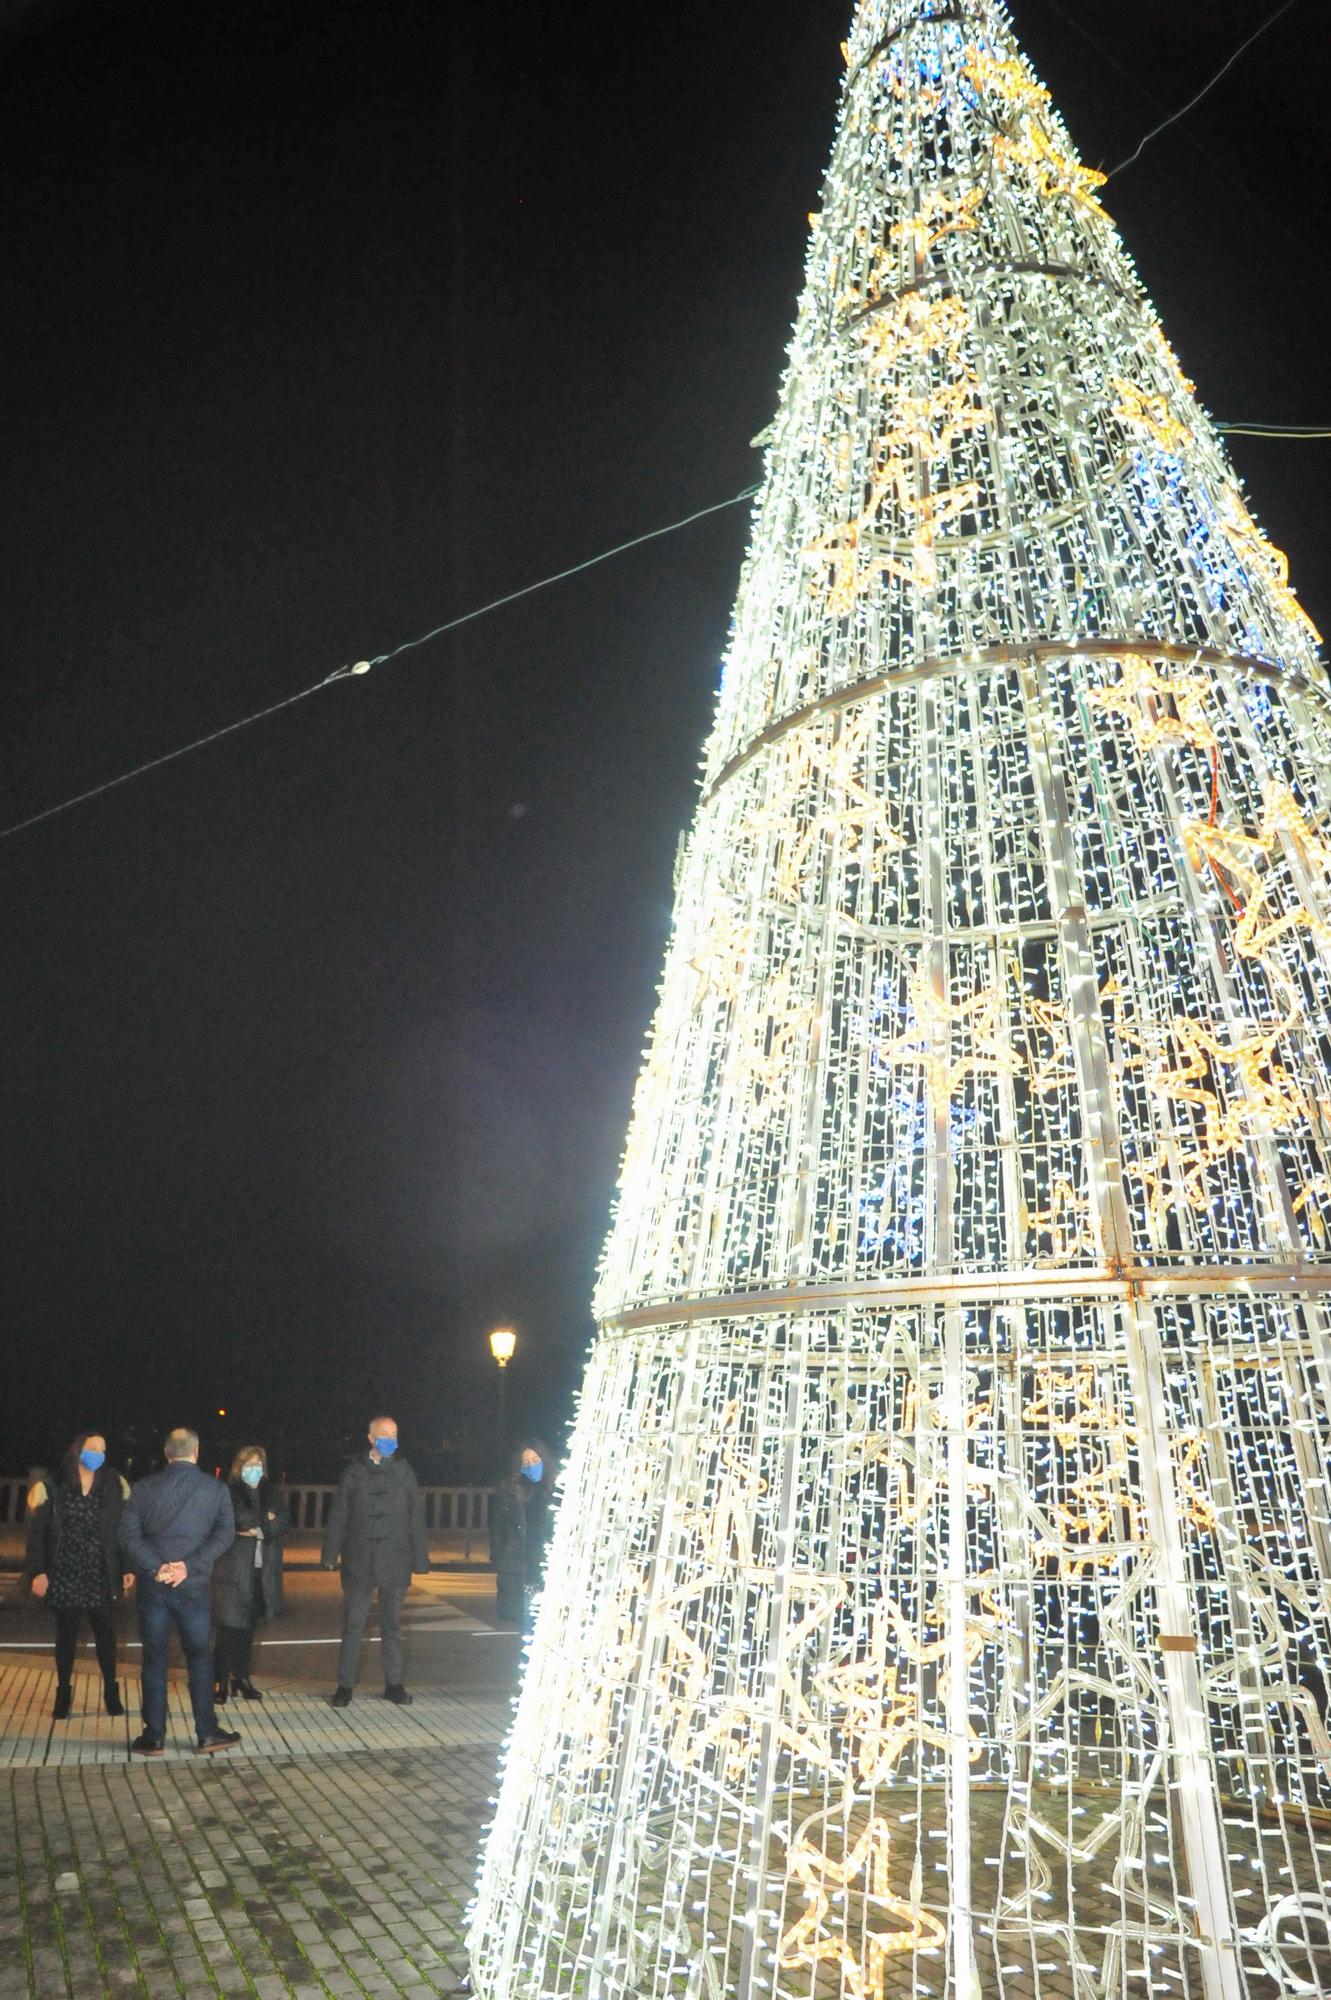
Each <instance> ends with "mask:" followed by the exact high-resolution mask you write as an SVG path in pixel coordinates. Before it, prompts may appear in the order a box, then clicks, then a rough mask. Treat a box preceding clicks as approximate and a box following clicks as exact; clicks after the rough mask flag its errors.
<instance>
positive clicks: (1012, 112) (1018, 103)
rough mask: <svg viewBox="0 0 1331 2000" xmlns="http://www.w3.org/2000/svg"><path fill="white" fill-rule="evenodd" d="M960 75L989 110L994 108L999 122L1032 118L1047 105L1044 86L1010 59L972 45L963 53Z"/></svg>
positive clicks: (1019, 64) (1022, 66) (1047, 99)
mask: <svg viewBox="0 0 1331 2000" xmlns="http://www.w3.org/2000/svg"><path fill="white" fill-rule="evenodd" d="M961 74H962V76H963V77H964V78H965V79H966V81H967V83H969V84H970V85H971V87H972V89H974V90H977V91H978V92H979V93H980V95H981V96H982V97H984V98H986V99H987V100H988V102H989V104H990V106H991V107H996V110H997V115H998V116H999V117H1000V118H1031V117H1034V116H1036V115H1037V114H1038V113H1039V112H1040V111H1042V110H1043V109H1044V107H1045V105H1046V104H1048V102H1049V92H1048V91H1047V90H1046V89H1045V88H1044V86H1043V84H1039V83H1037V82H1036V81H1035V78H1034V77H1033V76H1032V75H1031V73H1030V71H1029V70H1028V69H1026V68H1025V66H1024V65H1023V64H1022V63H1019V62H1017V61H1016V60H1015V59H1014V58H1012V57H1010V56H993V55H990V54H989V53H988V51H987V50H984V49H979V48H976V47H974V45H972V46H971V47H970V48H968V49H967V51H966V60H965V62H964V63H963V64H962V69H961Z"/></svg>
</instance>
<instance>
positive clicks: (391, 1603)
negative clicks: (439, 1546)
mask: <svg viewBox="0 0 1331 2000" xmlns="http://www.w3.org/2000/svg"><path fill="white" fill-rule="evenodd" d="M368 1437H369V1445H370V1448H369V1450H368V1452H361V1453H360V1454H358V1456H357V1457H355V1458H353V1459H352V1461H351V1463H350V1465H348V1466H347V1468H346V1470H345V1472H344V1473H343V1474H342V1479H341V1483H340V1484H339V1486H338V1489H337V1494H336V1497H335V1498H334V1501H333V1505H332V1510H331V1512H330V1513H329V1516H328V1525H327V1527H326V1528H325V1529H324V1540H323V1566H324V1568H325V1569H335V1568H336V1566H337V1562H338V1559H339V1557H340V1558H341V1562H342V1613H343V1615H342V1650H341V1652H340V1653H339V1655H338V1662H337V1690H336V1692H335V1693H334V1695H333V1698H332V1699H333V1707H334V1708H345V1707H346V1705H347V1703H348V1702H349V1701H350V1700H351V1691H352V1689H353V1688H354V1687H355V1685H356V1669H357V1667H358V1665H359V1664H360V1646H361V1638H362V1635H363V1634H364V1631H365V1623H366V1620H367V1619H368V1617H369V1615H370V1604H371V1601H372V1599H373V1597H374V1594H375V1592H376V1591H378V1593H379V1637H380V1640H381V1641H382V1647H383V1666H384V1695H385V1697H386V1699H387V1700H389V1701H395V1702H399V1703H406V1702H409V1701H410V1700H411V1696H410V1695H409V1694H408V1693H407V1690H406V1688H405V1687H404V1686H403V1685H402V1671H403V1669H402V1627H401V1620H402V1602H403V1599H404V1598H405V1597H406V1594H407V1590H408V1588H409V1587H410V1584H411V1579H412V1574H413V1572H414V1571H417V1570H422V1571H423V1570H427V1569H428V1568H429V1567H430V1551H429V1547H428V1545H427V1543H426V1540H425V1509H424V1507H423V1506H422V1505H421V1490H420V1487H419V1486H418V1485H417V1484H416V1475H415V1473H414V1472H413V1471H412V1469H411V1467H410V1466H409V1465H408V1464H407V1462H406V1460H405V1459H404V1458H402V1457H401V1456H400V1455H399V1453H398V1448H397V1425H396V1423H395V1422H394V1421H393V1419H392V1417H376V1418H375V1419H374V1422H373V1423H372V1424H371V1425H370V1428H369V1432H368Z"/></svg>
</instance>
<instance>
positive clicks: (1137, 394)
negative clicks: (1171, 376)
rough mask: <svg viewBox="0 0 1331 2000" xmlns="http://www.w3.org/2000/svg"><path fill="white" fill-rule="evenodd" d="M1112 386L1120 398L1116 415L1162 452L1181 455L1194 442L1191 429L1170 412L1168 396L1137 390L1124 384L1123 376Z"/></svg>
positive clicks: (1135, 385) (1130, 384) (1115, 409)
mask: <svg viewBox="0 0 1331 2000" xmlns="http://www.w3.org/2000/svg"><path fill="white" fill-rule="evenodd" d="M1109 386H1110V388H1111V389H1113V390H1114V391H1115V393H1116V395H1117V397H1118V401H1117V402H1116V403H1115V404H1114V415H1115V416H1116V417H1118V418H1119V420H1120V421H1121V422H1122V423H1125V424H1128V425H1130V426H1131V428H1132V429H1133V430H1136V431H1141V432H1143V433H1144V434H1145V435H1146V436H1147V437H1149V438H1150V439H1151V441H1152V442H1153V443H1154V444H1158V445H1159V447H1160V449H1161V451H1167V452H1180V451H1183V450H1184V449H1185V448H1186V447H1187V446H1188V445H1190V444H1191V443H1192V442H1193V433H1192V431H1191V430H1190V429H1189V427H1188V425H1187V424H1185V423H1184V422H1182V420H1181V419H1180V418H1178V417H1176V416H1175V415H1174V414H1173V411H1172V410H1171V409H1170V407H1169V398H1168V396H1157V395H1153V394H1152V393H1151V391H1150V390H1148V389H1140V388H1138V386H1137V384H1136V383H1135V382H1126V381H1124V379H1123V377H1122V376H1121V375H1115V376H1113V377H1112V378H1111V381H1110V385H1109Z"/></svg>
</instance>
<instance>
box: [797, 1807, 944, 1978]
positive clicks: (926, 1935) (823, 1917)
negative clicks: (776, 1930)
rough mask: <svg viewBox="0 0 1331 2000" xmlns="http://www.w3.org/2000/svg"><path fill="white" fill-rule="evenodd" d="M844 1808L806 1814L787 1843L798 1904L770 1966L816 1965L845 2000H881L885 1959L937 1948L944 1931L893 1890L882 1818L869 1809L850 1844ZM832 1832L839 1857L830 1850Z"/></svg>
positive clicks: (934, 1919) (914, 1903)
mask: <svg viewBox="0 0 1331 2000" xmlns="http://www.w3.org/2000/svg"><path fill="white" fill-rule="evenodd" d="M850 1810H851V1806H850V1800H849V1799H847V1801H846V1803H845V1806H844V1808H843V1809H842V1810H841V1811H838V1809H837V1808H836V1807H832V1808H830V1809H829V1810H827V1811H825V1812H818V1813H812V1814H811V1815H810V1816H809V1818H808V1819H806V1820H805V1821H804V1822H803V1823H802V1825H801V1826H800V1827H799V1828H798V1830H797V1831H796V1834H795V1837H794V1839H793V1840H792V1841H791V1843H790V1846H789V1848H788V1849H787V1853H786V1880H787V1882H788V1883H789V1884H790V1885H791V1887H792V1888H794V1889H796V1890H798V1891H799V1892H801V1893H802V1894H803V1897H804V1904H805V1908H804V1914H803V1915H802V1916H801V1917H800V1918H799V1919H798V1921H797V1922H796V1923H794V1924H792V1925H791V1926H790V1928H789V1929H788V1930H787V1931H786V1932H785V1934H784V1935H783V1937H782V1939H781V1942H780V1944H779V1945H778V1947H777V1964H778V1965H780V1966H782V1967H784V1968H786V1969H788V1970H789V1969H792V1968H795V1967H798V1966H806V1967H808V1968H809V1969H810V1971H811V1972H812V1973H813V1974H814V1975H815V1976H816V1975H817V1972H818V1969H819V1968H820V1967H822V1966H827V1967H830V1968H831V1969H832V1972H833V1976H834V1977H835V1978H839V1980H840V1991H841V1993H842V1994H843V1995H845V1996H846V2000H881V1996H882V1994H883V1992H884V1990H885V1987H886V1980H887V1961H888V1960H889V1959H890V1958H891V1957H892V1956H893V1955H894V1954H895V1953H897V1952H902V1951H915V1950H917V1949H918V1948H919V1947H920V1946H921V1945H925V1946H937V1947H941V1946H942V1944H943V1942H944V1940H945V1937H946V1931H945V1929H944V1926H943V1924H942V1923H941V1922H940V1921H939V1920H938V1918H937V1917H935V1916H934V1915H933V1913H932V1912H931V1911H929V1910H926V1909H924V1908H923V1906H922V1905H921V1904H920V1902H919V1901H918V1900H917V1899H915V1898H912V1899H910V1900H907V1899H906V1898H904V1897H901V1896H895V1895H893V1893H892V1887H891V1871H890V1862H891V1852H892V1845H891V1835H890V1831H889V1828H888V1823H887V1821H886V1820H885V1819H883V1818H881V1817H880V1816H878V1815H877V1814H870V1816H869V1818H868V1819H867V1821H866V1822H865V1824H864V1826H863V1828H862V1830H861V1831H860V1833H859V1835H858V1836H857V1837H856V1838H855V1839H854V1841H853V1842H852V1839H851V1835H850V1832H849V1824H850ZM838 1820H839V1821H840V1825H838ZM838 1836H839V1843H840V1845H841V1848H842V1853H841V1855H840V1857H839V1858H838V1857H837V1856H835V1855H834V1854H832V1853H830V1852H829V1847H830V1846H831V1845H832V1843H833V1840H834V1839H835V1838H837V1837H838ZM857 1883H859V1884H861V1885H862V1886H860V1887H859V1888H858V1889H856V1888H855V1886H854V1885H855V1884H857ZM834 1899H835V1903H836V1908H835V1910H834V1908H833V1902H834ZM852 1902H853V1903H854V1904H855V1905H857V1906H858V1914H857V1915H856V1916H855V1917H852V1915H851V1911H850V1909H849V1907H848V1905H849V1904H851V1903H852Z"/></svg>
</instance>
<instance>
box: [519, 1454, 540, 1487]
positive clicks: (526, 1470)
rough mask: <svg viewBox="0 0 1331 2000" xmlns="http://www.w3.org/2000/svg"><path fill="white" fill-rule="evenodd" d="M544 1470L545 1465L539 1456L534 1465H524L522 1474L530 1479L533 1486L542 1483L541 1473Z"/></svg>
mask: <svg viewBox="0 0 1331 2000" xmlns="http://www.w3.org/2000/svg"><path fill="white" fill-rule="evenodd" d="M544 1471H545V1467H544V1466H543V1465H542V1464H541V1461H540V1459H539V1458H538V1459H537V1460H536V1463H535V1464H534V1465H524V1466H523V1468H522V1476H523V1478H524V1479H530V1481H531V1483H532V1485H533V1486H539V1485H540V1483H541V1474H542V1473H543V1472H544Z"/></svg>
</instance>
